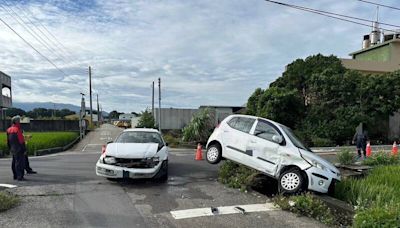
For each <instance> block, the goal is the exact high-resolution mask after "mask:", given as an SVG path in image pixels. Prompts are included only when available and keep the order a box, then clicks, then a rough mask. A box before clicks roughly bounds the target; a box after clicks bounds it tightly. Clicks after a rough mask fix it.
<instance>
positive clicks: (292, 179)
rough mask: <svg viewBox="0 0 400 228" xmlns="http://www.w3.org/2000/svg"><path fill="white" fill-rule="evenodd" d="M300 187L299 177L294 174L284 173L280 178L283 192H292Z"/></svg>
mask: <svg viewBox="0 0 400 228" xmlns="http://www.w3.org/2000/svg"><path fill="white" fill-rule="evenodd" d="M299 185H300V177H299V175H297V174H296V173H286V174H285V175H283V177H282V178H281V186H282V187H283V188H284V189H285V190H289V191H291V190H294V189H296V188H297V187H299Z"/></svg>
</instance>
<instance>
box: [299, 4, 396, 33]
mask: <svg viewBox="0 0 400 228" xmlns="http://www.w3.org/2000/svg"><path fill="white" fill-rule="evenodd" d="M293 6H294V5H293ZM295 7H296V8H299V9H305V10H311V11H315V12H320V13H324V14H330V15H335V16H339V17H345V18H350V19H354V20H359V21H365V22H371V23H372V22H375V21H373V20H368V19H364V18H359V17H353V16H348V15H344V14H339V13H332V12H328V11H323V10H317V9H311V8H307V7H304V6H295ZM379 24H381V25H387V26H391V27H396V28H400V25H394V24H388V23H384V22H379Z"/></svg>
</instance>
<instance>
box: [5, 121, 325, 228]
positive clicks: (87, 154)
mask: <svg viewBox="0 0 400 228" xmlns="http://www.w3.org/2000/svg"><path fill="white" fill-rule="evenodd" d="M120 132H121V130H120V129H119V128H116V127H114V126H112V125H107V124H105V125H103V126H102V127H101V128H100V129H97V130H96V131H93V132H91V133H90V134H89V135H88V136H87V137H86V138H85V139H84V140H83V141H81V142H80V143H79V144H78V145H77V146H75V147H74V148H73V149H71V150H70V151H67V152H63V153H59V154H54V155H50V156H43V157H32V158H30V162H31V166H32V167H33V168H34V169H35V170H36V171H38V174H37V175H29V176H27V177H26V178H27V179H28V181H26V182H16V181H14V180H12V175H11V170H10V163H11V161H10V159H1V160H0V183H5V184H14V185H18V187H17V188H13V189H10V190H9V191H12V192H14V193H16V194H18V195H19V196H20V197H21V200H22V202H21V204H20V205H19V206H17V207H15V208H13V209H11V210H9V211H7V212H3V213H1V214H0V227H41V228H42V227H218V228H220V227H285V228H287V227H323V225H322V224H320V223H318V222H316V221H314V220H311V219H308V218H305V217H297V216H296V215H294V214H291V213H288V212H284V211H280V210H276V209H274V210H272V211H264V212H255V213H248V214H244V215H242V214H229V215H213V216H205V217H194V218H186V219H175V218H174V217H173V216H172V215H171V211H177V210H186V209H196V208H209V207H221V206H232V205H249V204H264V203H266V202H269V200H270V199H269V198H268V197H267V196H265V195H262V194H260V193H257V192H251V193H243V192H240V191H238V190H235V189H230V188H226V187H224V186H223V185H221V184H220V183H218V182H217V172H218V166H214V165H210V164H208V163H206V162H205V161H195V160H194V151H193V150H179V151H176V152H174V151H172V152H171V153H170V158H169V162H170V163H169V174H170V176H169V180H168V181H167V182H166V183H156V182H154V181H151V180H144V181H143V180H142V181H137V180H134V181H127V182H114V181H108V180H107V179H104V178H101V177H97V176H96V174H95V163H96V162H97V159H98V157H99V155H100V151H101V145H103V144H104V143H105V142H107V141H110V140H112V139H113V138H115V136H116V135H118V134H119V133H120ZM210 210H211V209H210Z"/></svg>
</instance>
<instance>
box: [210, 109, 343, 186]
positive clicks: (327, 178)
mask: <svg viewBox="0 0 400 228" xmlns="http://www.w3.org/2000/svg"><path fill="white" fill-rule="evenodd" d="M222 158H226V159H229V160H232V161H235V162H237V163H240V164H243V165H246V166H248V167H251V168H253V169H256V170H258V171H260V172H262V173H264V174H266V175H268V176H270V177H273V178H275V179H277V180H278V187H279V190H280V191H281V192H284V193H297V192H300V191H303V190H306V189H308V190H312V191H316V192H320V193H327V192H328V191H329V192H331V191H333V188H334V185H335V182H336V181H340V179H341V176H340V172H339V170H338V169H337V168H336V167H335V166H334V165H332V164H331V163H330V162H328V161H326V160H324V159H322V158H321V157H319V156H318V155H316V154H315V153H313V152H312V151H311V150H310V149H308V148H307V147H305V146H304V144H303V143H302V142H301V141H300V140H299V139H298V138H297V137H296V136H295V134H294V133H293V131H292V130H291V129H290V128H288V127H286V126H284V125H282V124H279V123H276V122H274V121H271V120H268V119H264V118H260V117H256V116H247V115H230V116H228V117H227V118H225V119H224V120H223V121H222V122H221V124H220V125H219V126H218V127H217V128H216V129H215V130H214V132H213V133H212V134H211V136H210V138H209V139H208V142H207V151H206V160H207V161H208V162H209V163H211V164H217V163H218V162H220V161H221V159H222Z"/></svg>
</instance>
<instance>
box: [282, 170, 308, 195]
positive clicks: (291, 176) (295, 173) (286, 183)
mask: <svg viewBox="0 0 400 228" xmlns="http://www.w3.org/2000/svg"><path fill="white" fill-rule="evenodd" d="M304 183H305V179H304V176H303V175H302V173H301V171H300V170H299V169H297V168H292V169H288V170H286V171H284V172H283V173H282V174H281V175H280V176H279V180H278V187H279V188H278V189H279V192H280V193H283V194H296V193H300V192H301V191H302V190H303V186H304Z"/></svg>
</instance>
